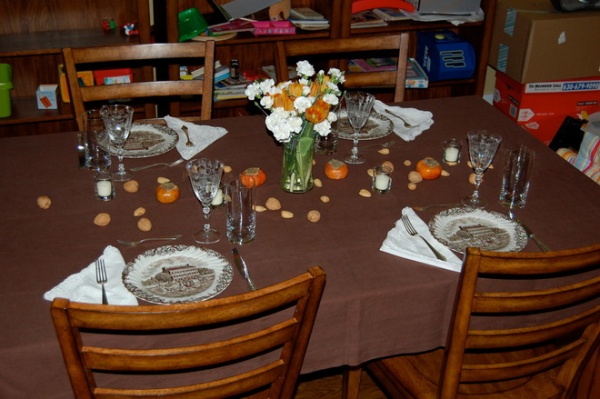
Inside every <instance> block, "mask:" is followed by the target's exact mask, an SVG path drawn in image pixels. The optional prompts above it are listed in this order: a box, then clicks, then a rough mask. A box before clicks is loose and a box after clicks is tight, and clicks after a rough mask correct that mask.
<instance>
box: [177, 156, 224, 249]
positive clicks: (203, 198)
mask: <svg viewBox="0 0 600 399" xmlns="http://www.w3.org/2000/svg"><path fill="white" fill-rule="evenodd" d="M186 170H187V173H188V176H189V178H190V183H191V184H192V189H193V190H194V194H195V195H196V198H198V200H199V201H200V203H201V204H202V212H203V213H204V229H203V230H200V231H198V232H197V233H195V234H194V241H196V242H197V243H200V244H212V243H215V242H217V241H219V240H220V239H221V233H219V232H218V231H217V230H215V229H211V227H210V204H211V202H212V200H213V198H214V197H215V195H216V194H217V191H218V190H219V184H220V183H221V175H222V173H223V163H222V162H221V161H219V160H214V161H212V160H210V159H207V158H200V159H192V160H191V161H189V162H188V163H187V164H186Z"/></svg>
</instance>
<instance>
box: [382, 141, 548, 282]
mask: <svg viewBox="0 0 600 399" xmlns="http://www.w3.org/2000/svg"><path fill="white" fill-rule="evenodd" d="M467 141H468V151H469V159H470V164H469V166H470V167H472V168H473V170H474V172H475V173H474V180H473V184H474V189H473V192H472V193H471V194H470V195H468V196H466V197H464V198H463V199H462V201H461V202H460V203H458V202H455V203H450V202H449V203H441V204H430V205H427V206H421V207H417V206H415V207H406V208H404V209H403V210H402V218H401V219H400V220H398V221H397V222H396V223H395V226H394V228H393V229H392V230H390V231H389V232H388V235H387V237H386V239H385V240H384V242H383V244H382V246H381V248H380V250H381V251H383V252H387V253H390V254H393V255H396V256H401V257H404V258H407V259H412V260H415V261H418V262H422V263H426V264H429V265H432V266H436V267H441V268H444V269H447V270H452V271H456V272H460V270H461V266H462V260H461V257H462V255H464V253H465V251H466V248H468V247H479V248H481V249H483V250H487V251H495V252H519V251H521V250H523V249H524V248H525V246H526V245H527V242H528V239H529V238H532V239H533V240H534V242H535V243H536V244H537V245H538V247H539V248H540V250H542V251H548V250H549V248H548V247H547V246H546V245H545V244H544V243H543V242H541V240H540V239H539V237H537V236H536V235H535V234H534V233H533V232H532V231H531V230H530V229H529V228H527V227H526V226H525V225H523V224H522V222H521V221H520V220H519V219H518V218H517V217H516V216H515V209H521V208H523V207H524V206H525V203H526V200H527V197H528V192H529V186H530V177H531V170H532V168H533V158H534V154H533V151H531V150H530V149H528V148H527V147H525V146H523V145H521V146H519V147H518V148H516V149H514V148H511V149H507V150H505V151H504V168H503V170H502V184H501V187H500V193H499V196H498V201H499V203H500V204H501V205H502V206H505V207H506V208H508V210H507V214H503V213H500V212H495V211H490V210H486V209H484V208H485V207H486V206H487V204H486V202H485V201H484V200H483V199H482V198H481V197H480V194H479V190H480V185H481V183H482V180H483V174H484V173H485V171H486V170H487V169H488V168H489V167H490V164H491V163H492V160H493V159H494V157H495V156H496V153H497V152H498V148H499V146H500V143H501V141H502V138H501V136H499V135H497V134H493V133H489V132H487V131H485V130H474V131H470V132H468V134H467ZM460 151H461V145H460V140H458V139H450V140H447V141H445V142H444V145H443V161H444V163H447V164H449V165H452V166H455V165H457V164H458V163H460ZM433 207H441V208H447V209H444V210H442V211H440V212H438V213H436V214H435V215H434V216H433V217H432V218H431V219H430V221H429V222H428V223H427V222H425V221H423V220H422V219H421V218H420V217H419V216H418V215H417V214H416V212H415V211H423V210H426V209H429V208H433Z"/></svg>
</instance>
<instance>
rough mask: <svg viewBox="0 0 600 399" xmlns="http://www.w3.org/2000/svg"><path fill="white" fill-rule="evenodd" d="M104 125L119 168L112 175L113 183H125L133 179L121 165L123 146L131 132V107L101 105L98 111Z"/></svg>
mask: <svg viewBox="0 0 600 399" xmlns="http://www.w3.org/2000/svg"><path fill="white" fill-rule="evenodd" d="M100 113H101V114H102V119H104V125H106V129H107V130H108V136H109V137H110V141H111V142H112V143H113V145H114V146H115V147H116V148H117V158H118V159H119V167H118V169H117V171H116V172H115V173H113V180H114V181H127V180H131V179H132V178H133V175H132V173H131V172H129V171H127V170H125V165H124V164H123V146H124V145H125V142H126V141H127V138H128V137H129V132H130V131H131V121H132V120H133V107H130V106H129V105H122V104H112V105H103V106H102V108H101V109H100Z"/></svg>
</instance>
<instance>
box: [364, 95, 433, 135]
mask: <svg viewBox="0 0 600 399" xmlns="http://www.w3.org/2000/svg"><path fill="white" fill-rule="evenodd" d="M373 109H374V110H375V111H376V112H377V113H379V114H381V115H385V116H386V117H387V118H389V119H390V120H391V121H392V122H393V124H394V133H396V134H397V135H398V136H400V138H402V140H404V141H412V140H414V139H415V137H417V136H418V135H420V134H421V133H423V132H424V131H425V130H427V129H429V128H430V127H431V125H433V114H432V113H431V112H429V111H421V110H418V109H416V108H403V107H394V106H390V105H386V104H384V103H382V102H381V101H379V100H375V103H374V104H373ZM386 110H389V111H390V112H391V114H390V112H387V111H386ZM392 114H395V115H398V116H399V117H400V118H402V119H404V121H406V122H408V123H409V124H410V125H412V126H413V127H405V126H404V121H403V120H402V119H400V118H397V117H395V116H394V115H392Z"/></svg>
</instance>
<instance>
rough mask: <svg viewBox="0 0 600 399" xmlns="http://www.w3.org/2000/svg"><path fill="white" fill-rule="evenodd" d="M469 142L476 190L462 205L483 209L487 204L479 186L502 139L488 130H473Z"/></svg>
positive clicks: (468, 134)
mask: <svg viewBox="0 0 600 399" xmlns="http://www.w3.org/2000/svg"><path fill="white" fill-rule="evenodd" d="M467 139H468V142H469V157H470V159H471V164H473V169H474V170H475V189H474V190H473V194H471V195H470V196H468V197H466V198H463V200H462V203H463V205H465V206H466V207H469V208H483V207H485V205H486V203H485V201H484V200H482V199H481V198H479V186H480V185H481V179H482V178H483V173H484V172H485V170H486V169H487V168H488V166H490V163H492V159H494V155H496V151H497V150H498V146H499V145H500V142H501V141H502V137H500V136H499V135H497V134H493V133H488V132H487V131H486V130H472V131H470V132H469V133H467Z"/></svg>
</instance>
